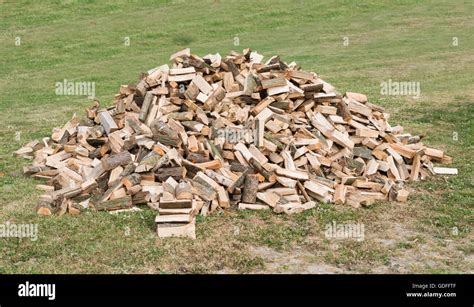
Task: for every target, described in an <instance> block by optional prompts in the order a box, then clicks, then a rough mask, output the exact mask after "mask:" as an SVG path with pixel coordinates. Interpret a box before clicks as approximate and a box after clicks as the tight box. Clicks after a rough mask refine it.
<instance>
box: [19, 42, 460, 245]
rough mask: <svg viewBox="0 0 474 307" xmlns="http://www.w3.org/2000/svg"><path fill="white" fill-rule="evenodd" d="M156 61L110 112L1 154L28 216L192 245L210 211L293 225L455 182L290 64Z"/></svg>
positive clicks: (369, 108) (352, 98) (418, 149)
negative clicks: (322, 211)
mask: <svg viewBox="0 0 474 307" xmlns="http://www.w3.org/2000/svg"><path fill="white" fill-rule="evenodd" d="M170 61H171V64H170V65H161V66H158V67H155V68H152V69H150V70H149V71H148V74H145V76H144V77H143V78H141V80H139V82H138V84H137V85H136V86H128V85H123V86H121V87H120V89H119V92H118V94H117V95H116V96H115V105H114V106H111V107H107V108H101V107H100V103H99V102H98V101H95V102H94V103H93V105H92V107H90V108H88V109H86V114H85V115H86V116H85V117H84V118H81V117H79V116H73V117H72V118H71V119H70V120H69V121H67V122H66V124H65V125H64V126H62V127H58V128H54V129H53V133H52V135H51V137H50V138H45V139H43V140H34V141H31V142H29V143H27V144H26V145H24V146H22V147H21V148H20V149H18V150H17V151H15V152H14V155H16V156H20V157H24V158H26V159H30V160H32V166H25V167H24V168H23V171H24V173H25V175H29V176H33V177H35V178H43V179H46V180H48V182H47V183H46V184H43V185H37V188H38V189H40V190H42V191H44V194H43V195H41V196H40V197H39V200H40V206H39V207H38V208H37V212H38V214H43V215H51V214H58V215H62V214H66V213H69V214H81V213H82V212H83V211H84V210H87V209H88V208H90V209H95V210H101V211H102V210H104V211H117V210H118V212H121V211H122V210H125V211H127V212H134V211H136V210H135V209H133V208H135V206H139V205H145V204H146V205H148V206H149V207H151V208H154V209H155V210H158V212H159V214H160V215H159V216H158V217H157V218H156V222H157V224H158V226H157V232H158V235H159V236H160V237H169V236H187V237H191V238H195V216H196V215H198V214H200V215H202V216H206V215H209V214H213V213H214V212H215V211H219V208H222V209H226V208H232V207H238V208H239V209H250V210H262V209H270V208H272V209H273V211H274V212H275V213H286V214H294V213H298V212H302V211H304V210H308V209H311V208H313V207H315V205H316V202H325V203H336V204H347V205H350V206H354V207H360V206H362V205H364V206H367V205H370V204H372V203H373V202H374V201H378V200H386V199H389V200H392V201H395V200H396V201H407V198H408V192H407V190H406V189H405V188H404V182H405V181H408V180H410V181H416V180H420V179H425V178H426V177H428V176H429V175H431V174H453V175H455V174H457V173H458V170H457V169H456V168H445V167H438V166H434V165H433V162H436V163H441V164H448V163H451V162H452V160H453V159H452V158H451V157H450V156H448V155H446V154H445V153H444V151H442V150H438V149H435V148H430V147H426V146H425V145H424V144H423V143H422V142H421V139H422V137H420V136H416V135H411V134H409V133H407V132H404V131H403V127H401V126H391V125H390V124H389V122H388V119H389V114H388V113H387V112H386V111H385V110H384V109H383V108H381V107H380V106H377V105H375V104H373V103H372V102H369V98H368V97H367V96H366V95H364V94H362V93H355V92H346V93H345V95H340V94H339V93H338V91H336V89H335V88H334V87H333V86H332V85H330V84H329V83H327V82H325V81H324V80H322V79H320V78H319V77H318V75H317V74H316V73H314V72H310V71H309V72H307V71H304V70H301V69H300V68H299V66H298V65H297V64H296V63H290V64H288V63H285V62H283V61H282V60H281V59H280V58H279V57H273V58H271V59H269V60H268V61H264V60H263V56H262V55H260V54H258V53H257V52H255V51H252V50H250V49H245V50H244V51H243V53H238V52H232V53H231V54H230V55H229V56H226V57H222V56H220V55H219V54H208V55H206V56H204V57H202V58H201V57H199V56H197V55H193V54H191V51H190V49H189V48H186V49H184V50H181V51H178V52H176V53H175V54H173V55H171V57H170ZM234 132H237V133H234ZM303 201H304V202H305V203H303V204H302V202H303ZM89 203H90V206H89Z"/></svg>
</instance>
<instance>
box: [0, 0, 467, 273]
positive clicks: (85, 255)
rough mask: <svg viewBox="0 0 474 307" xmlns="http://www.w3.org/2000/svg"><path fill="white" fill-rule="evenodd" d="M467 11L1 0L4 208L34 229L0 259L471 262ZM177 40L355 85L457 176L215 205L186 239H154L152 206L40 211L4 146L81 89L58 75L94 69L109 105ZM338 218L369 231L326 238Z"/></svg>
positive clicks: (445, 6)
mask: <svg viewBox="0 0 474 307" xmlns="http://www.w3.org/2000/svg"><path fill="white" fill-rule="evenodd" d="M473 13H474V5H473V3H472V1H460V0H456V1H416V0H400V1H375V0H374V1H348V0H340V1H310V0H294V1H266V0H265V1H240V0H239V1H223V0H221V1H184V0H181V1H180V0H175V1H110V3H106V1H72V0H71V1H67V0H66V1H0V55H1V56H0V67H1V69H0V93H1V99H0V122H1V125H0V223H5V222H7V221H10V222H12V223H18V224H21V223H36V224H38V228H39V234H38V239H37V240H36V241H31V240H30V239H28V238H23V239H18V238H0V273H259V272H266V273H276V272H285V273H332V272H335V273H342V272H345V273H364V272H368V273H390V272H393V273H409V272H413V273H461V272H470V273H473V272H474V258H473V252H474V249H473V246H474V244H473V243H474V242H473V235H472V225H473V215H472V210H473V203H474V201H473V199H474V189H473V172H474V166H473V164H472V158H473V149H474V148H473V135H474V125H473V122H472V119H473V118H474V87H473V84H474V52H473V50H474V19H473V18H472V16H473ZM128 43H129V44H128ZM184 47H190V48H191V51H192V52H193V53H195V54H198V55H201V56H204V55H206V54H208V53H216V52H219V53H220V54H221V55H225V54H227V53H228V52H229V51H230V50H237V51H241V50H242V49H244V48H247V47H250V48H252V49H253V50H256V51H258V52H259V53H261V54H263V55H265V56H266V58H268V57H270V56H272V55H275V54H277V55H280V56H281V57H282V58H283V59H284V60H286V61H287V62H291V61H296V62H298V63H299V64H301V66H302V67H303V68H304V69H306V70H311V71H315V72H317V73H318V74H319V75H320V76H321V77H322V78H323V79H324V80H325V81H327V82H329V83H331V84H333V85H335V86H336V87H337V88H338V90H339V91H340V92H345V91H354V92H362V93H365V94H367V95H368V96H369V101H371V102H372V103H376V104H379V105H382V106H384V107H385V108H386V110H387V111H388V112H389V113H391V119H390V123H391V124H392V125H393V126H394V125H396V124H400V125H402V126H403V127H404V128H405V131H408V132H411V133H412V134H423V135H425V136H426V137H425V139H424V143H426V144H429V145H431V146H433V147H436V148H440V149H443V150H446V152H447V153H448V155H450V156H452V157H453V158H454V162H453V165H452V167H457V168H458V170H459V175H457V176H438V177H431V178H430V179H429V180H427V181H424V182H419V183H416V184H410V185H408V188H409V190H410V191H411V192H412V193H411V195H410V198H409V201H408V202H407V203H403V204H401V203H378V204H374V205H372V206H370V207H368V208H361V209H353V208H351V207H348V206H336V205H324V204H321V205H318V206H317V208H316V209H313V210H310V211H307V212H305V213H303V214H298V215H293V216H281V215H274V214H272V213H261V212H240V211H237V210H234V209H231V210H227V211H219V212H217V213H215V214H214V215H212V216H210V217H206V218H202V217H199V218H198V220H197V239H196V240H194V241H192V240H189V239H179V238H175V239H159V238H158V237H157V235H156V233H155V229H154V216H155V213H154V212H152V211H151V210H149V209H144V210H143V211H142V212H139V213H130V214H119V215H112V214H108V213H90V212H89V213H85V214H82V215H80V216H62V217H57V216H52V217H40V216H37V215H36V213H35V210H34V208H35V206H36V203H37V200H38V196H39V195H40V194H41V193H40V192H39V191H37V190H35V184H38V183H40V181H39V180H34V179H31V178H27V177H24V176H23V175H22V167H23V166H24V165H27V164H28V161H26V160H22V159H20V158H15V157H13V155H12V152H13V151H15V150H16V149H18V148H19V147H21V146H22V145H23V144H25V143H27V142H29V141H30V140H32V139H36V138H42V137H46V136H50V134H51V130H52V128H53V127H60V126H62V125H63V124H64V123H65V122H66V121H67V120H68V119H69V118H70V117H71V116H72V114H73V113H83V112H84V108H85V107H87V106H89V105H90V104H91V100H89V99H87V97H84V96H58V95H56V94H55V83H56V82H62V81H63V80H64V79H67V80H70V81H89V82H95V84H96V96H97V98H98V99H99V100H100V101H101V103H102V104H103V105H110V104H111V103H112V102H113V95H114V94H115V93H116V92H117V91H118V89H119V86H120V85H121V84H127V83H134V82H136V81H137V80H138V78H139V76H140V73H142V72H144V71H147V70H148V69H150V68H153V67H156V66H158V65H159V64H164V63H167V62H168V58H169V55H170V54H172V53H174V52H175V51H177V50H180V49H182V48H184ZM388 80H393V81H410V82H419V84H420V86H421V95H420V97H419V98H414V97H413V96H386V95H381V91H380V89H381V86H380V84H381V82H384V81H388ZM333 221H335V222H337V223H348V222H352V223H363V224H364V225H365V240H363V241H361V242H358V241H354V240H328V239H326V238H325V237H324V229H325V225H327V224H328V223H331V222H333Z"/></svg>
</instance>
